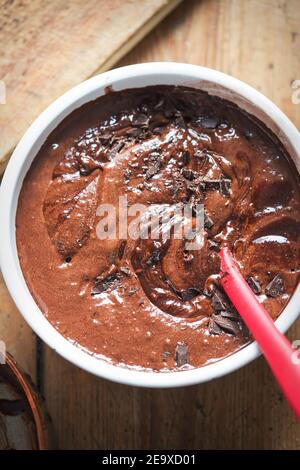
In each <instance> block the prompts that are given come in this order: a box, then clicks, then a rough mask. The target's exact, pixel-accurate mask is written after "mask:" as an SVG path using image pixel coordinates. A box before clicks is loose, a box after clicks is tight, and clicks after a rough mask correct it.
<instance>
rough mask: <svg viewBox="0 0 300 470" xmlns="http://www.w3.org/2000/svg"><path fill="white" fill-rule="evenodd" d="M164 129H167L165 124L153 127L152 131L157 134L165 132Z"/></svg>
mask: <svg viewBox="0 0 300 470" xmlns="http://www.w3.org/2000/svg"><path fill="white" fill-rule="evenodd" d="M164 129H165V128H164V126H157V127H154V128H153V129H152V132H153V134H155V135H160V134H162V133H163V131H164Z"/></svg>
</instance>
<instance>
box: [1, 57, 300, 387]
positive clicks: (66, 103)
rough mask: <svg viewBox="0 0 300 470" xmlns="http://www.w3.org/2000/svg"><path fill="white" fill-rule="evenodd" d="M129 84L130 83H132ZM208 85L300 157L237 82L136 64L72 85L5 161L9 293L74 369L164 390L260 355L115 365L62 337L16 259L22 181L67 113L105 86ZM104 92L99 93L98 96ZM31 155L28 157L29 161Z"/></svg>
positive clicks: (260, 99) (250, 91) (288, 132)
mask: <svg viewBox="0 0 300 470" xmlns="http://www.w3.org/2000/svg"><path fill="white" fill-rule="evenodd" d="M130 81H132V82H133V83H130ZM201 81H208V82H212V83H213V84H217V85H220V86H222V87H225V88H227V89H229V90H230V91H233V92H235V93H236V94H238V95H240V96H241V97H243V98H246V100H248V101H250V102H252V103H254V104H255V105H256V107H257V108H260V109H261V110H263V111H264V112H265V113H266V114H268V115H269V116H271V117H272V121H273V122H274V123H275V124H276V125H277V126H278V127H279V128H280V129H281V130H282V131H283V133H284V135H285V136H286V137H287V139H288V140H289V142H290V143H291V145H292V146H293V148H294V149H295V152H296V154H297V155H298V157H300V155H299V151H298V150H297V149H299V148H300V134H299V132H298V130H297V129H296V127H295V126H294V125H293V124H292V123H291V122H290V120H289V119H288V118H287V117H286V116H285V114H284V113H283V112H282V111H280V109H279V108H278V107H277V106H275V105H274V104H273V103H272V102H271V101H270V100H269V99H267V98H266V97H265V96H264V95H262V94H261V93H259V92H258V91H257V90H255V89H254V88H252V87H250V86H249V85H247V84H245V83H244V82H241V81H240V80H238V79H236V78H234V77H231V76H229V75H226V74H224V73H222V72H218V71H216V70H213V69H209V68H206V67H201V66H197V65H190V64H183V63H176V62H154V63H145V64H136V65H130V66H126V67H121V68H118V69H114V70H111V71H109V72H105V73H103V74H100V75H97V76H95V77H93V78H91V79H89V80H86V81H85V82H82V83H81V84H79V85H77V86H75V87H74V88H72V89H71V90H69V91H68V92H66V93H65V94H64V95H62V96H61V97H59V98H58V99H57V100H55V101H54V102H53V103H52V104H50V106H48V107H47V108H46V110H45V111H44V112H42V113H41V114H40V115H39V117H38V118H37V119H36V120H35V121H34V122H33V124H32V125H31V126H30V128H29V129H28V130H27V132H26V133H25V134H24V136H23V137H22V139H21V140H20V142H19V144H18V145H17V147H16V149H15V151H14V152H13V155H12V157H11V159H10V161H9V163H8V166H7V169H6V171H5V174H4V177H3V181H2V184H1V188H0V206H1V213H0V227H1V235H0V242H1V243H0V264H1V270H2V273H3V277H4V280H5V282H6V285H7V287H8V290H9V292H10V294H11V296H12V298H13V299H14V302H15V304H16V306H17V307H18V309H19V311H20V312H21V314H22V315H23V317H24V319H25V320H26V322H27V323H28V324H29V325H30V326H31V328H32V329H33V330H34V331H35V333H36V334H37V335H38V336H39V337H40V338H41V339H42V340H43V341H44V342H45V343H46V344H48V346H50V347H51V348H52V349H54V350H55V351H56V352H57V353H58V354H59V355H61V356H62V357H63V358H65V359H67V360H68V361H70V362H71V363H73V364H74V365H76V366H78V367H80V368H82V369H84V370H86V371H88V372H90V373H92V374H94V375H96V376H99V377H102V378H106V379H108V380H111V381H114V382H119V383H123V384H126V385H133V386H141V387H150V388H168V387H182V386H187V385H193V384H198V383H202V382H207V381H209V380H212V379H215V378H217V377H221V376H223V375H225V374H229V373H230V372H233V371H235V370H237V369H239V368H240V367H242V366H244V365H246V364H248V363H250V362H251V361H253V360H254V359H256V358H257V357H258V356H259V355H260V354H261V353H260V349H259V347H258V345H257V343H256V342H253V343H251V344H250V345H248V346H245V347H244V348H242V349H240V350H239V351H237V352H235V353H233V354H232V355H230V356H228V357H226V358H224V359H220V360H218V361H216V362H213V363H210V364H208V365H205V366H203V367H200V368H196V369H192V370H187V371H174V372H173V371H170V372H154V371H153V372H152V371H150V372H148V371H144V370H134V369H130V368H126V367H121V366H118V365H113V364H111V363H109V362H107V361H105V360H101V359H99V358H97V357H93V356H92V355H90V354H89V353H88V352H85V351H84V350H83V349H81V348H79V347H78V346H76V345H74V344H72V343H71V342H70V341H69V340H67V339H66V338H65V337H64V336H62V335H61V334H60V333H59V332H58V331H57V330H56V329H55V328H54V327H53V326H52V325H51V324H50V323H49V322H48V320H47V319H46V317H45V316H44V315H43V313H42V312H41V310H40V309H39V308H38V306H37V305H36V303H35V301H34V299H33V297H32V296H31V294H30V292H29V290H28V288H27V285H26V283H25V280H24V277H23V274H22V271H21V268H20V264H19V259H18V255H17V248H16V239H15V215H16V208H17V203H18V197H19V192H20V188H21V186H22V182H23V179H24V177H25V175H26V173H27V171H28V169H29V167H30V165H31V162H32V160H33V159H34V157H35V155H36V153H37V151H38V150H39V148H40V147H41V144H42V143H43V142H44V141H45V139H46V138H47V136H48V135H49V133H50V132H51V131H52V130H53V129H54V128H55V127H56V126H57V125H58V123H59V122H61V121H62V119H64V118H65V117H66V116H67V115H68V114H69V113H70V112H71V111H73V110H74V109H76V108H78V107H80V106H81V105H82V104H84V103H86V102H88V101H91V100H92V99H95V98H96V97H97V96H101V95H102V94H103V90H104V89H105V87H107V86H109V85H112V86H113V89H114V90H121V89H126V88H139V87H142V86H148V85H152V84H153V85H154V84H157V85H158V84H170V85H172V84H175V85H176V84H177V85H179V84H182V85H184V84H185V83H188V84H189V86H191V87H192V86H193V85H194V86H196V84H197V83H198V84H199V83H200V82H201ZM101 90H102V92H100V91H101ZM30 156H31V158H29V157H30ZM299 311H300V286H298V287H297V289H296V290H295V292H294V294H293V296H292V297H291V299H290V301H289V303H288V305H287V306H286V307H285V309H284V311H283V312H282V314H281V315H280V317H279V318H278V319H277V321H276V322H275V323H276V326H277V327H278V329H279V330H280V331H282V332H285V331H286V330H287V329H288V328H289V327H290V326H291V325H292V323H293V322H294V321H295V320H296V318H297V316H298V314H299V313H300V312H299Z"/></svg>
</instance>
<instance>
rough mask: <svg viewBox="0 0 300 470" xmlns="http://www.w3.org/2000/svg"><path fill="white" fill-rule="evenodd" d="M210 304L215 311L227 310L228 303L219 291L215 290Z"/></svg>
mask: <svg viewBox="0 0 300 470" xmlns="http://www.w3.org/2000/svg"><path fill="white" fill-rule="evenodd" d="M211 303H212V307H213V309H214V310H216V311H221V310H227V307H228V301H227V299H226V298H225V295H224V294H223V293H222V292H221V291H220V290H219V289H217V290H215V292H214V295H213V296H212V300H211Z"/></svg>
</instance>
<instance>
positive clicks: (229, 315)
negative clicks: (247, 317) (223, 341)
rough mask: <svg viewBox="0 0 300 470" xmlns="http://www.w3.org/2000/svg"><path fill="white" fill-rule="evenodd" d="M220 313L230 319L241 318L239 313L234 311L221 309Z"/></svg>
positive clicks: (238, 319)
mask: <svg viewBox="0 0 300 470" xmlns="http://www.w3.org/2000/svg"><path fill="white" fill-rule="evenodd" d="M220 314H221V316H222V317H224V318H229V319H230V320H235V321H240V320H241V317H240V315H239V314H238V313H237V312H235V311H230V310H222V311H221V312H220Z"/></svg>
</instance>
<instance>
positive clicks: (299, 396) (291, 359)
mask: <svg viewBox="0 0 300 470" xmlns="http://www.w3.org/2000/svg"><path fill="white" fill-rule="evenodd" d="M219 255H220V258H221V283H222V286H223V289H224V290H225V292H226V294H227V295H228V297H229V298H230V300H231V302H232V303H233V305H234V306H235V308H236V309H237V311H238V312H239V314H240V315H241V317H242V318H243V320H244V322H245V323H246V325H247V327H248V328H249V330H250V332H251V333H252V335H253V336H254V338H255V339H256V341H257V342H258V344H259V346H260V348H261V350H262V352H263V354H264V356H265V358H266V359H267V361H268V363H269V365H270V367H271V369H272V371H273V373H274V375H275V377H276V379H277V381H278V383H279V385H280V386H281V388H282V390H283V392H284V394H285V396H286V397H287V399H288V401H289V403H290V404H291V406H292V408H293V409H294V411H295V413H296V415H297V417H298V419H299V420H300V360H299V357H298V356H297V353H296V351H295V349H294V348H293V347H292V345H291V344H290V342H289V341H288V340H287V338H286V337H285V336H284V335H283V334H282V333H280V331H279V330H278V329H277V328H276V326H275V324H274V323H273V320H272V318H271V317H270V315H269V314H268V312H267V311H266V310H265V308H264V307H263V306H262V305H261V304H260V303H259V301H258V300H257V298H256V296H255V295H254V293H253V292H252V290H251V289H250V287H249V286H248V284H247V282H246V281H245V279H244V278H243V276H242V275H241V273H240V271H239V269H238V267H237V264H236V262H235V260H234V258H233V256H232V254H231V252H230V250H229V249H228V248H222V249H221V250H220V252H219Z"/></svg>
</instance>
